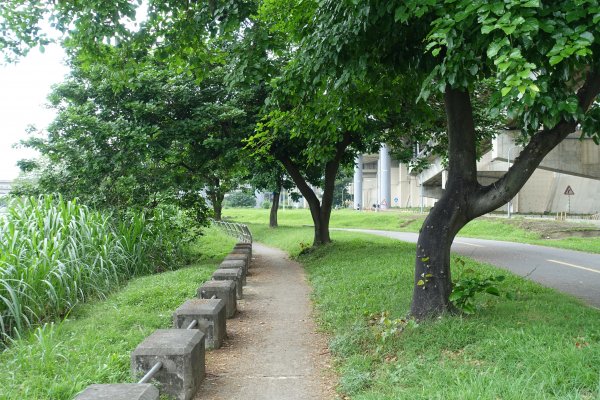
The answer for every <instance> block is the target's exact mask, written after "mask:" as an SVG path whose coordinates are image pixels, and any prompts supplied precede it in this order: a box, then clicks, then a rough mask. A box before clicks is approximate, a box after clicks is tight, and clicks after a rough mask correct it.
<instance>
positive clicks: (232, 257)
mask: <svg viewBox="0 0 600 400" xmlns="http://www.w3.org/2000/svg"><path fill="white" fill-rule="evenodd" d="M225 260H242V261H244V262H245V263H246V270H248V269H250V254H236V253H229V254H227V256H225Z"/></svg>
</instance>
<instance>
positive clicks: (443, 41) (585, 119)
mask: <svg viewBox="0 0 600 400" xmlns="http://www.w3.org/2000/svg"><path fill="white" fill-rule="evenodd" d="M599 11H600V8H599V5H598V2H597V1H591V0H590V1H568V0H563V1H554V2H543V1H539V0H511V1H493V2H489V1H478V0H475V1H472V0H462V1H446V2H434V1H425V2H424V1H379V0H372V1H364V2H360V3H357V2H352V3H351V2H339V1H334V0H331V1H329V0H327V1H322V2H319V3H318V7H317V9H316V11H315V13H314V15H315V18H314V19H313V20H312V26H313V29H314V32H313V33H311V34H310V35H308V36H307V37H306V38H305V39H304V40H303V42H302V43H301V46H300V47H301V48H304V50H303V56H302V59H303V62H302V63H301V65H300V67H299V69H300V70H302V71H303V72H304V73H305V74H307V75H310V76H317V77H319V76H322V77H329V78H327V79H323V78H319V80H320V82H321V84H322V85H325V86H327V85H329V84H330V82H335V81H336V79H335V77H338V80H339V79H341V78H342V77H343V76H345V75H346V76H350V77H353V76H354V77H361V78H362V79H364V80H365V81H369V80H371V81H375V80H376V79H377V80H378V79H381V75H378V74H377V71H378V70H379V71H380V68H379V67H380V66H381V65H386V66H388V68H389V69H388V79H390V80H391V79H393V78H394V76H402V75H403V76H405V77H411V78H412V79H419V80H422V82H423V85H422V89H421V93H420V100H422V101H427V100H428V99H431V98H432V96H437V94H438V93H440V94H441V96H442V99H443V105H444V110H445V114H446V121H447V124H446V134H445V136H446V143H447V159H448V181H447V184H446V189H445V191H444V194H443V196H442V198H441V199H440V200H439V201H438V202H437V203H436V205H435V207H434V208H433V209H432V210H431V212H430V214H429V215H428V217H427V218H426V220H425V222H424V224H423V227H422V228H421V231H420V235H419V240H418V243H417V254H416V263H415V277H414V295H413V301H412V306H411V313H412V314H413V315H415V316H416V317H426V316H432V315H436V314H439V313H441V312H444V311H447V310H450V309H452V305H451V303H450V301H449V295H450V293H451V291H452V280H451V271H450V246H451V244H452V241H453V239H454V237H455V235H456V234H457V233H458V232H459V231H460V229H461V228H462V227H463V226H465V225H466V224H467V223H468V222H469V221H471V220H473V219H474V218H477V217H478V216H480V215H483V214H485V213H487V212H490V211H492V210H494V209H496V208H498V207H500V206H501V205H503V204H505V203H506V202H507V201H508V200H509V199H510V198H512V197H513V196H514V195H515V194H516V193H517V192H518V191H519V189H520V188H521V187H522V186H523V185H524V184H525V183H526V181H527V179H528V178H529V177H530V176H531V174H533V172H534V170H535V169H536V167H537V166H538V165H539V163H540V162H541V161H542V159H543V158H544V156H545V155H546V154H548V153H549V152H550V151H551V150H552V149H553V148H555V147H556V146H557V145H558V144H559V143H560V142H561V141H562V140H563V139H564V138H566V137H567V135H569V134H570V133H572V132H574V131H575V129H576V128H577V126H578V125H581V126H583V134H584V135H590V136H592V137H594V138H595V139H596V140H598V129H597V128H598V127H597V123H598V121H599V119H598V117H597V116H598V115H600V107H598V103H597V96H598V93H599V92H600V70H599V65H598V62H599V61H600V48H599V47H598V41H597V39H596V38H597V37H598V35H600V25H598V23H597V22H598V19H599V17H598V15H600V14H599ZM332 77H333V78H332ZM482 85H486V86H487V87H491V88H493V89H495V90H492V91H490V92H489V94H488V95H485V96H482V93H481V92H479V91H478V90H479V89H480V88H481V87H482ZM398 95H399V96H402V95H403V94H402V93H398ZM474 98H477V99H478V100H482V103H483V104H484V106H485V111H487V113H488V115H491V116H495V117H496V118H500V119H505V120H506V119H510V121H511V124H512V125H513V126H518V127H519V128H520V129H521V132H522V135H523V137H522V138H521V140H522V141H523V142H524V143H525V146H524V148H523V151H522V152H521V154H520V156H519V157H518V158H517V159H516V160H515V162H514V164H513V165H512V167H511V168H510V170H509V171H508V172H507V173H506V174H505V175H504V176H503V177H502V178H500V179H499V180H498V181H497V182H495V183H493V184H491V185H488V186H484V185H481V184H479V182H478V181H477V170H476V160H477V149H478V145H479V144H480V137H479V136H478V135H477V130H476V123H475V119H474V111H473V100H474ZM414 100H416V99H414ZM407 134H410V132H407Z"/></svg>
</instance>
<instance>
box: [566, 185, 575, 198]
mask: <svg viewBox="0 0 600 400" xmlns="http://www.w3.org/2000/svg"><path fill="white" fill-rule="evenodd" d="M565 194H566V195H567V196H573V195H574V194H575V192H574V191H573V189H571V186H567V188H566V189H565Z"/></svg>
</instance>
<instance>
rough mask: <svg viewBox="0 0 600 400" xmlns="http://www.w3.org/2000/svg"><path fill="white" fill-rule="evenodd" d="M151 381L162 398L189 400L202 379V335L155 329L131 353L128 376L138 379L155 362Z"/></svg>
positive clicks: (178, 330) (183, 330) (203, 372)
mask: <svg viewBox="0 0 600 400" xmlns="http://www.w3.org/2000/svg"><path fill="white" fill-rule="evenodd" d="M159 361H160V362H162V363H163V366H162V368H161V369H160V370H159V371H158V372H157V373H156V375H154V378H153V380H155V381H157V382H158V383H159V385H160V391H161V393H162V394H168V395H171V396H174V397H175V398H176V399H177V400H190V399H191V398H192V397H194V395H195V394H196V392H197V391H198V388H199V387H200V383H201V382H202V380H203V379H204V375H205V365H204V363H205V361H204V333H202V332H201V331H199V330H197V329H158V330H156V331H155V332H154V333H153V334H152V335H150V336H148V337H147V338H146V339H145V340H144V341H143V342H142V343H140V345H139V346H138V347H137V348H136V349H135V350H134V351H133V353H131V372H132V374H133V375H134V377H135V378H136V379H139V378H141V377H142V376H143V375H144V374H145V373H146V372H148V371H149V370H150V369H151V368H152V367H153V366H154V365H155V364H156V363H157V362H159Z"/></svg>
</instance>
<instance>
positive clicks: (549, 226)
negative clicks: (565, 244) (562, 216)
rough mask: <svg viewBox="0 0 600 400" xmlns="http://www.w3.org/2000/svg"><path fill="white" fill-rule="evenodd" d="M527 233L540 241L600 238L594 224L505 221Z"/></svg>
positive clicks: (550, 221)
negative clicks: (534, 235) (531, 233)
mask: <svg viewBox="0 0 600 400" xmlns="http://www.w3.org/2000/svg"><path fill="white" fill-rule="evenodd" d="M505 223H507V224H509V225H513V226H515V227H517V228H520V229H523V230H525V231H529V232H533V233H535V234H537V235H538V237H539V238H540V239H564V238H569V237H599V236H600V229H598V227H596V226H595V225H592V224H586V223H573V222H566V221H557V220H554V219H524V218H515V219H512V220H505Z"/></svg>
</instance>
